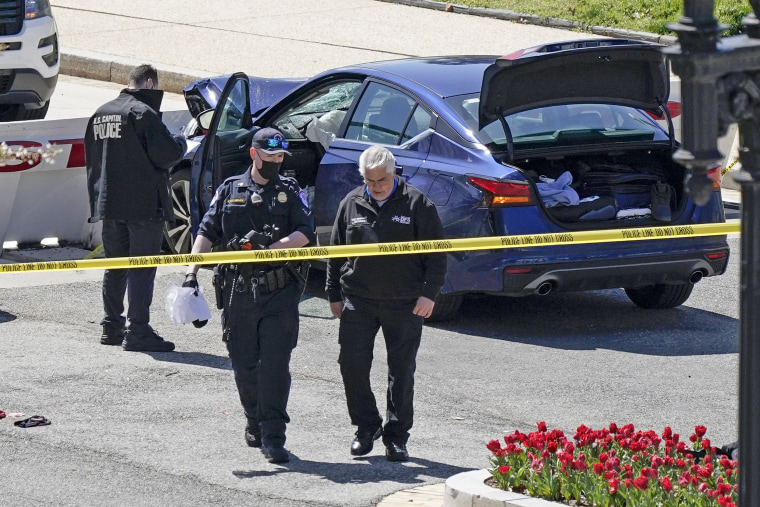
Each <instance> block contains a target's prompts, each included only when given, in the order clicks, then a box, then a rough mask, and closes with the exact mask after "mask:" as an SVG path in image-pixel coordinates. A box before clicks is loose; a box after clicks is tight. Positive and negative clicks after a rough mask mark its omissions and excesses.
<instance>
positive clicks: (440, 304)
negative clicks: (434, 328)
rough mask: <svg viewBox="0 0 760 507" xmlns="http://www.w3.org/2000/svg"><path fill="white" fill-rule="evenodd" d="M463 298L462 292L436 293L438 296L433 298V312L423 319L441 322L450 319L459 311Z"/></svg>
mask: <svg viewBox="0 0 760 507" xmlns="http://www.w3.org/2000/svg"><path fill="white" fill-rule="evenodd" d="M463 299H464V296H463V295H462V294H438V297H437V298H435V306H434V307H433V313H432V314H431V315H430V317H428V318H427V319H425V322H441V321H444V320H449V319H451V318H452V317H454V315H456V313H457V312H458V311H459V307H460V306H462V300H463Z"/></svg>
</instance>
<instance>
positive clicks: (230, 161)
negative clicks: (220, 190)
mask: <svg viewBox="0 0 760 507" xmlns="http://www.w3.org/2000/svg"><path fill="white" fill-rule="evenodd" d="M248 86H249V81H248V76H246V75H245V74H243V73H242V72H238V73H235V74H233V75H232V76H230V78H229V80H228V81H227V84H226V85H225V87H224V91H223V92H222V95H221V96H220V97H219V101H218V102H217V105H216V108H215V109H214V110H213V111H214V112H213V115H212V114H211V112H210V111H208V112H204V113H201V115H199V116H198V119H199V124H200V125H201V127H202V128H204V130H207V134H206V136H205V138H204V139H203V144H202V146H201V148H200V149H198V151H197V152H196V155H195V158H193V167H192V174H191V196H192V199H191V206H192V207H193V213H192V216H193V224H192V227H193V233H194V234H195V232H197V230H198V224H199V223H200V220H201V219H202V218H203V215H204V214H205V213H206V210H207V209H208V206H209V203H210V202H211V198H212V197H213V195H214V191H215V190H216V188H217V187H218V186H219V185H220V184H221V183H222V182H223V181H224V180H225V179H227V178H229V177H230V176H234V175H236V174H240V173H241V172H243V171H244V170H245V169H246V168H247V167H248V166H249V165H250V164H251V157H250V154H249V151H248V148H249V146H250V144H251V137H252V136H253V131H252V130H251V127H252V126H253V121H252V119H251V109H250V96H249V94H248ZM209 116H210V117H211V120H210V122H208V117H209ZM206 122H208V128H207V129H206V128H205V126H204V123H206Z"/></svg>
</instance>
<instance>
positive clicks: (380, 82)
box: [336, 76, 440, 149]
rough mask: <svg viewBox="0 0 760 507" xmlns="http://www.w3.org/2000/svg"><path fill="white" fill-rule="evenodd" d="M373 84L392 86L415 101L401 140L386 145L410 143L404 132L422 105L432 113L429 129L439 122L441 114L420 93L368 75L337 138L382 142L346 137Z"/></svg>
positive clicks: (395, 145) (364, 142) (400, 137)
mask: <svg viewBox="0 0 760 507" xmlns="http://www.w3.org/2000/svg"><path fill="white" fill-rule="evenodd" d="M372 84H378V85H381V86H385V87H388V88H391V89H393V90H395V91H397V92H398V93H401V94H403V95H405V96H407V97H408V98H410V99H412V100H413V101H414V107H413V108H412V109H411V111H410V114H409V116H408V117H407V119H406V122H405V123H404V128H403V130H402V132H401V135H400V136H399V139H398V141H399V142H398V143H397V144H385V145H384V146H393V147H396V148H399V147H401V146H403V145H404V144H407V143H408V140H407V141H404V140H403V139H404V134H405V133H406V130H407V128H408V127H409V122H410V120H411V118H412V117H413V116H414V113H415V111H416V108H418V107H422V109H423V110H424V111H425V112H427V113H428V114H429V115H430V117H431V118H430V122H429V124H428V126H427V129H435V125H436V124H437V122H438V119H439V117H440V115H438V114H437V113H436V112H435V110H433V108H431V107H430V106H428V105H427V103H426V102H425V101H424V100H422V99H421V98H420V97H419V96H418V95H416V94H415V93H414V92H412V91H411V90H409V89H408V88H404V87H402V86H399V85H398V84H396V83H393V82H391V81H388V80H385V79H380V78H377V77H374V76H367V77H366V78H365V80H364V86H363V87H362V89H361V90H360V91H359V94H358V95H357V96H356V97H355V98H354V103H353V104H352V105H351V108H350V109H349V110H348V112H347V113H346V116H345V118H343V123H342V125H341V127H340V129H339V130H338V134H337V136H336V137H337V138H339V139H341V140H342V141H346V142H351V143H361V144H380V143H375V142H371V141H366V140H362V139H349V138H347V137H346V134H347V132H348V127H349V125H350V121H351V120H352V119H353V117H354V115H355V114H356V109H357V108H358V107H359V104H360V103H361V101H362V99H363V98H364V95H365V93H367V90H368V88H369V87H370V86H371V85H372ZM423 132H424V129H423ZM401 149H406V148H401Z"/></svg>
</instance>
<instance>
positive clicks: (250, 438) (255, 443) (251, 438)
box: [245, 425, 261, 447]
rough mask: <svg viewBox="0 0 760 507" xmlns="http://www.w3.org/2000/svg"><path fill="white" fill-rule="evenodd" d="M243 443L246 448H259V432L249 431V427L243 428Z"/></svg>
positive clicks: (258, 430) (256, 429) (255, 430)
mask: <svg viewBox="0 0 760 507" xmlns="http://www.w3.org/2000/svg"><path fill="white" fill-rule="evenodd" d="M245 443H246V444H248V447H261V430H260V429H258V428H255V429H253V430H251V426H250V425H248V426H246V427H245Z"/></svg>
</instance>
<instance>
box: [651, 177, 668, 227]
mask: <svg viewBox="0 0 760 507" xmlns="http://www.w3.org/2000/svg"><path fill="white" fill-rule="evenodd" d="M672 197H673V191H672V189H671V188H670V185H668V184H667V183H660V182H657V183H655V184H654V185H652V190H651V204H652V218H654V219H655V220H660V221H662V222H669V221H670V218H671V215H670V200H671V199H672Z"/></svg>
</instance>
